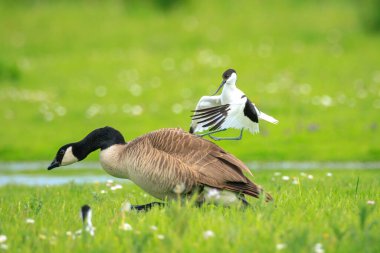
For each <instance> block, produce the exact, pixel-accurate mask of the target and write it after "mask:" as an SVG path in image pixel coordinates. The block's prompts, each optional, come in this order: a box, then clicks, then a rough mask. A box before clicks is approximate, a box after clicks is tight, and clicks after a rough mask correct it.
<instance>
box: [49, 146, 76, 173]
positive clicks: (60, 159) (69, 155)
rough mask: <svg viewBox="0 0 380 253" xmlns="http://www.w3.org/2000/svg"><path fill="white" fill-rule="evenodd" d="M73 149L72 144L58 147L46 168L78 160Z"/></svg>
mask: <svg viewBox="0 0 380 253" xmlns="http://www.w3.org/2000/svg"><path fill="white" fill-rule="evenodd" d="M73 150H74V149H73V144H66V145H64V146H62V147H61V148H59V149H58V152H57V154H56V155H55V158H54V160H53V161H52V162H51V164H50V165H49V167H48V170H51V169H54V168H56V167H59V166H64V165H68V164H72V163H75V162H78V161H79V160H80V159H79V158H78V157H77V156H76V155H75V154H74V151H73Z"/></svg>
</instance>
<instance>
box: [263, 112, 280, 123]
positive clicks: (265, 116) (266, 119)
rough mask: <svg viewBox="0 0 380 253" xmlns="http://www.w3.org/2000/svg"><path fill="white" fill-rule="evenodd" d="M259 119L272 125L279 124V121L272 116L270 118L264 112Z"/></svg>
mask: <svg viewBox="0 0 380 253" xmlns="http://www.w3.org/2000/svg"><path fill="white" fill-rule="evenodd" d="M259 118H260V119H262V120H265V121H268V122H270V123H272V124H277V123H278V120H277V119H275V118H273V117H272V116H269V115H267V114H265V113H263V112H260V114H259Z"/></svg>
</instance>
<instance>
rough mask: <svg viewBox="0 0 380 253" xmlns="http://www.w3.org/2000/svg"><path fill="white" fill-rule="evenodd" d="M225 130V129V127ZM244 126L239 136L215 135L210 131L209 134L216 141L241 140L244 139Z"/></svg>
mask: <svg viewBox="0 0 380 253" xmlns="http://www.w3.org/2000/svg"><path fill="white" fill-rule="evenodd" d="M224 130H225V129H224ZM243 130H244V129H243V128H242V129H241V131H240V135H239V136H237V137H215V136H212V135H211V134H212V133H209V134H208V136H209V137H210V138H211V139H213V140H214V141H227V140H228V141H239V140H241V139H242V137H243Z"/></svg>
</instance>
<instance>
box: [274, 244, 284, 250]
mask: <svg viewBox="0 0 380 253" xmlns="http://www.w3.org/2000/svg"><path fill="white" fill-rule="evenodd" d="M285 248H286V244H285V243H277V244H276V249H277V250H283V249H285Z"/></svg>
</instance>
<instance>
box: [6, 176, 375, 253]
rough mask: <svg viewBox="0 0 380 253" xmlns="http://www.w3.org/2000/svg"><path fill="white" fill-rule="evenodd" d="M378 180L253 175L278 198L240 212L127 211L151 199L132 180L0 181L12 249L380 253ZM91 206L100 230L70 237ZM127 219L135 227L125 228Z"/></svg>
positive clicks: (174, 207) (174, 206) (175, 206)
mask: <svg viewBox="0 0 380 253" xmlns="http://www.w3.org/2000/svg"><path fill="white" fill-rule="evenodd" d="M327 173H331V175H330V176H327ZM309 175H312V176H313V178H312V179H309V177H310V176H309ZM284 176H288V177H289V180H287V181H285V180H284V179H283V177H284ZM294 178H298V182H299V184H294V183H293V181H294ZM378 178H379V172H378V171H366V170H363V171H340V170H336V171H324V170H322V171H321V170H319V171H307V174H303V173H300V171H283V172H282V174H280V175H278V173H276V172H275V171H259V172H256V173H255V181H256V182H258V183H260V184H261V185H263V186H264V187H265V189H266V190H267V191H269V192H270V193H271V194H272V195H273V197H274V199H275V201H274V203H265V202H263V201H261V200H256V199H249V201H250V203H251V205H252V207H250V208H247V209H245V210H243V209H241V208H239V207H232V208H223V207H217V206H213V205H209V206H204V207H202V208H197V207H194V206H192V205H184V206H179V205H178V203H175V202H174V203H171V205H170V206H168V207H165V208H162V209H160V208H154V209H152V210H151V211H150V212H146V213H137V212H134V211H132V212H127V213H125V214H124V215H123V212H122V211H121V207H122V204H123V203H124V202H126V201H129V202H131V203H132V204H143V203H148V202H150V201H153V200H154V199H152V198H151V197H149V196H147V195H145V194H144V193H143V192H142V191H141V190H140V189H138V188H137V187H136V186H134V185H133V184H128V183H125V184H123V188H122V189H119V190H115V191H112V190H110V188H109V187H107V186H106V185H105V184H85V185H75V184H68V185H62V186H55V187H51V186H50V187H33V188H30V187H25V186H15V185H8V186H4V187H1V188H0V235H6V236H7V241H6V242H5V244H6V245H7V246H8V252H67V251H71V252H88V250H90V251H91V252H276V251H278V252H379V250H380V245H379V243H378V242H379V234H380V223H379V222H380V212H379V208H378V201H379V199H378V197H379V188H380V183H379V180H378ZM102 190H105V191H106V193H101V192H102ZM371 200H373V201H375V204H373V205H372V204H371V202H369V204H368V201H371ZM86 203H87V204H89V205H90V206H91V207H92V209H93V223H94V226H95V227H96V231H95V236H94V237H93V238H92V237H91V236H88V235H86V234H85V236H83V235H82V236H79V237H75V238H74V237H73V236H72V235H70V232H71V233H74V232H75V231H76V230H78V229H80V228H81V220H80V218H79V209H80V207H81V205H82V204H86ZM123 216H124V218H123ZM27 219H33V220H34V223H33V224H30V223H27V222H26V220H27ZM123 219H124V221H123ZM123 223H128V224H129V225H130V226H131V227H132V230H129V231H124V230H122V229H120V227H121V225H122V224H123ZM152 226H154V227H152ZM68 231H70V232H68ZM207 231H212V232H207ZM205 232H206V234H205ZM68 234H69V235H68ZM321 250H323V251H321ZM0 251H1V249H0Z"/></svg>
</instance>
